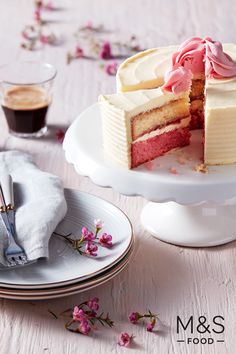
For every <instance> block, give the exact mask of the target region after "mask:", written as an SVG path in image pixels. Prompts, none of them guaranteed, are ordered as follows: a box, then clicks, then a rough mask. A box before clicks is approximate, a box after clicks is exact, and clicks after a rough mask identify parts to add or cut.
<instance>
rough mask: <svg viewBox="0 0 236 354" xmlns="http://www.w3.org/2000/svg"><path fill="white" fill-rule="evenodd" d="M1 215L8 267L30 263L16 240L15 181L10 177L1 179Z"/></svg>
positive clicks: (6, 176)
mask: <svg viewBox="0 0 236 354" xmlns="http://www.w3.org/2000/svg"><path fill="white" fill-rule="evenodd" d="M0 215H1V217H2V220H3V222H4V225H5V227H6V230H7V237H8V246H7V248H6V249H5V250H4V254H5V258H6V260H7V266H8V267H15V266H22V265H25V264H26V263H28V260H27V256H26V254H25V251H24V250H23V248H22V247H21V246H20V245H19V244H18V243H17V242H16V240H15V234H16V231H15V209H14V196H13V181H12V177H11V176H10V175H5V176H2V177H1V179H0Z"/></svg>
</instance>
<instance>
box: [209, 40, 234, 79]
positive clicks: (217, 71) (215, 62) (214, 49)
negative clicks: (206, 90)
mask: <svg viewBox="0 0 236 354" xmlns="http://www.w3.org/2000/svg"><path fill="white" fill-rule="evenodd" d="M205 51H206V52H205V75H206V76H209V77H214V78H216V79H221V78H222V77H233V76H236V63H235V62H234V61H233V60H232V58H231V57H230V56H229V55H228V54H227V53H225V52H224V51H223V47H222V44H221V43H220V42H216V41H213V40H212V39H211V38H205Z"/></svg>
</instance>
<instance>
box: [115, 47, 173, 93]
mask: <svg viewBox="0 0 236 354" xmlns="http://www.w3.org/2000/svg"><path fill="white" fill-rule="evenodd" d="M177 49H178V47H177V46H169V47H160V48H153V49H148V50H146V51H143V52H141V53H138V54H136V55H134V56H132V57H130V58H128V59H126V60H125V61H124V62H123V63H122V64H121V65H120V67H119V68H118V71H117V75H116V80H117V91H118V92H125V91H131V90H139V89H148V88H155V87H159V86H161V85H162V84H163V83H164V74H165V72H166V71H167V70H168V68H169V66H170V64H171V62H170V60H171V55H172V54H173V53H174V52H175V51H176V50H177Z"/></svg>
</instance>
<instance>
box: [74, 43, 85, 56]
mask: <svg viewBox="0 0 236 354" xmlns="http://www.w3.org/2000/svg"><path fill="white" fill-rule="evenodd" d="M75 55H76V58H83V57H84V51H83V49H82V48H81V47H80V46H79V45H77V46H76V48H75Z"/></svg>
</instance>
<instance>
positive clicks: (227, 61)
mask: <svg viewBox="0 0 236 354" xmlns="http://www.w3.org/2000/svg"><path fill="white" fill-rule="evenodd" d="M179 66H183V67H184V68H186V69H189V70H191V72H192V73H193V74H205V76H208V77H214V78H216V79H221V78H223V77H233V76H236V63H235V62H234V61H233V60H232V58H231V57H230V56H229V55H228V54H226V53H225V52H224V51H223V47H222V44H221V43H220V42H217V41H213V40H212V39H211V38H210V37H205V38H200V37H193V38H190V39H188V40H186V41H185V42H183V43H182V44H181V45H180V47H179V49H178V51H177V52H175V53H174V54H173V56H172V67H171V70H173V69H176V68H177V67H179Z"/></svg>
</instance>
